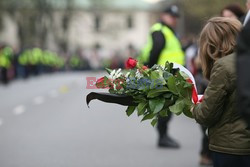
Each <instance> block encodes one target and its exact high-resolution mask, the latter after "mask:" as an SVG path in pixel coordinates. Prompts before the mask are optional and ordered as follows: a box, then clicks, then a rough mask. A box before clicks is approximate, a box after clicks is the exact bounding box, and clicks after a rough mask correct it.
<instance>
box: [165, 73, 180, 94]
mask: <svg viewBox="0 0 250 167" xmlns="http://www.w3.org/2000/svg"><path fill="white" fill-rule="evenodd" d="M167 85H168V89H169V90H170V91H171V92H172V93H174V94H176V95H177V94H178V90H177V87H176V80H175V77H174V76H171V77H169V78H168V84H167Z"/></svg>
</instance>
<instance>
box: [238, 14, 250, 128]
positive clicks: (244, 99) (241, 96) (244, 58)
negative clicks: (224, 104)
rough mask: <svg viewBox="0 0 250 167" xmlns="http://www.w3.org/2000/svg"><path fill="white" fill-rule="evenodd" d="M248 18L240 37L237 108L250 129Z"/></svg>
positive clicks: (249, 41)
mask: <svg viewBox="0 0 250 167" xmlns="http://www.w3.org/2000/svg"><path fill="white" fill-rule="evenodd" d="M248 15H249V16H250V10H249V12H248ZM246 18H248V20H245V22H244V25H245V27H244V28H243V29H242V31H241V33H240V35H239V39H238V46H237V59H236V69H237V77H238V79H237V95H238V98H237V106H238V111H239V112H241V113H242V115H243V118H244V119H245V120H246V122H247V123H248V127H250V77H249V73H248V72H247V71H248V70H249V66H250V17H246Z"/></svg>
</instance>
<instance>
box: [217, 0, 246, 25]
mask: <svg viewBox="0 0 250 167" xmlns="http://www.w3.org/2000/svg"><path fill="white" fill-rule="evenodd" d="M221 16H222V17H230V18H235V19H238V20H240V21H241V23H243V21H244V17H245V11H244V9H243V8H242V7H241V6H239V5H238V4H229V5H227V6H225V7H224V8H223V9H222V10H221Z"/></svg>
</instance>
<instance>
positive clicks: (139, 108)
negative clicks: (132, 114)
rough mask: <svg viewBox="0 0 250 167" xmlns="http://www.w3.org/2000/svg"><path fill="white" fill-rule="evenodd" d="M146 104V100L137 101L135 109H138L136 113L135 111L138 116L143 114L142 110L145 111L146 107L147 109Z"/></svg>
mask: <svg viewBox="0 0 250 167" xmlns="http://www.w3.org/2000/svg"><path fill="white" fill-rule="evenodd" d="M147 105H148V103H147V102H141V103H139V105H138V106H137V110H138V113H137V114H138V116H140V115H143V114H144V112H145V111H146V109H147Z"/></svg>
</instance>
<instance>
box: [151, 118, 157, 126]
mask: <svg viewBox="0 0 250 167" xmlns="http://www.w3.org/2000/svg"><path fill="white" fill-rule="evenodd" d="M157 122H158V119H153V120H152V121H151V125H152V126H153V127H154V126H155V125H156V123H157Z"/></svg>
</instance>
